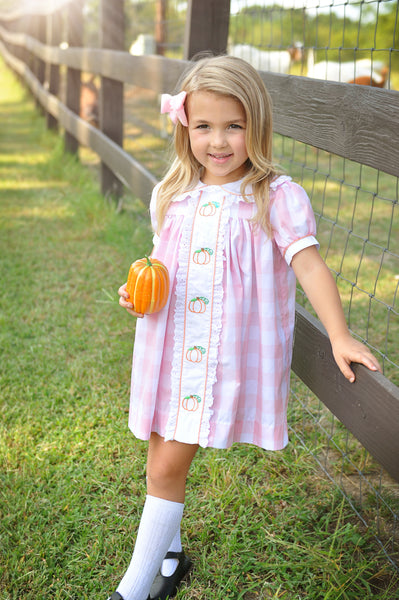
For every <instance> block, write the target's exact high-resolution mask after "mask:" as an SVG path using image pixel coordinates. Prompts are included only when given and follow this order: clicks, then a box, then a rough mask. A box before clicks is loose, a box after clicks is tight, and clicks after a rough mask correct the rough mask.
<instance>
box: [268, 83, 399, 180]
mask: <svg viewBox="0 0 399 600" xmlns="http://www.w3.org/2000/svg"><path fill="white" fill-rule="evenodd" d="M261 75H262V77H263V80H264V82H265V84H266V86H267V88H268V90H269V92H270V94H271V96H272V99H273V106H274V129H275V131H277V132H278V133H281V134H282V135H287V136H289V137H292V138H295V139H296V140H299V141H300V142H304V143H305V144H311V145H312V146H316V147H317V148H321V149H322V150H325V151H327V152H332V153H333V154H338V155H339V156H342V157H344V158H348V159H350V160H353V161H356V162H358V163H361V164H364V165H368V166H370V167H374V168H376V169H381V170H382V171H384V172H386V173H390V174H391V175H398V173H399V144H397V143H395V138H394V132H395V131H399V92H397V91H393V90H385V89H379V88H374V87H370V86H363V85H353V84H349V83H335V82H331V81H319V80H316V79H309V78H307V77H295V76H292V75H280V74H277V73H261Z"/></svg>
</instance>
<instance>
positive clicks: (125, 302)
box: [118, 283, 144, 319]
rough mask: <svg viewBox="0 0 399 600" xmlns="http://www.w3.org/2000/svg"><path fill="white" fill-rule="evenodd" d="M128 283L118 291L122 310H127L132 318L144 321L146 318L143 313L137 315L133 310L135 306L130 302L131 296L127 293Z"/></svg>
mask: <svg viewBox="0 0 399 600" xmlns="http://www.w3.org/2000/svg"><path fill="white" fill-rule="evenodd" d="M126 285H127V284H126V283H124V284H123V285H121V287H120V288H119V290H118V294H119V306H121V307H122V308H126V310H127V312H128V313H129V314H130V315H132V317H138V318H139V319H142V318H143V317H144V315H143V314H142V313H137V312H135V311H134V310H133V304H132V303H131V302H129V294H128V293H127V291H126Z"/></svg>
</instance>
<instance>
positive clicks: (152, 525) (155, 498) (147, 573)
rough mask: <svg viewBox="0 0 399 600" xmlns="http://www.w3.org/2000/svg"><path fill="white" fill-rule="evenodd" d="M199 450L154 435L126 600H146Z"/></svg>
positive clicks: (121, 589) (121, 590)
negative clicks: (192, 463)
mask: <svg viewBox="0 0 399 600" xmlns="http://www.w3.org/2000/svg"><path fill="white" fill-rule="evenodd" d="M197 449H198V446H194V445H191V444H181V443H180V442H175V441H170V442H164V440H163V439H162V438H161V437H160V436H158V435H157V434H155V433H153V434H152V435H151V439H150V443H149V448H148V460H147V492H148V494H147V498H146V502H145V505H144V509H143V514H142V517H141V521H140V526H139V530H138V534H137V539H136V544H135V548H134V552H133V557H132V560H131V562H130V565H129V567H128V569H127V571H126V573H125V575H124V577H123V579H122V581H121V583H120V584H119V586H118V589H117V591H118V592H119V594H120V595H121V596H122V598H123V599H124V600H147V598H148V594H149V591H150V588H151V584H152V582H153V580H154V578H155V575H156V573H157V571H158V569H159V567H160V565H161V563H162V560H163V558H164V556H165V554H166V552H167V550H168V548H169V546H170V544H171V542H172V540H173V539H174V538H175V535H176V533H177V531H178V529H179V527H180V521H181V518H182V514H183V508H184V504H183V502H184V497H185V485H186V479H187V474H188V470H189V468H190V465H191V462H192V460H193V458H194V456H195V453H196V451H197Z"/></svg>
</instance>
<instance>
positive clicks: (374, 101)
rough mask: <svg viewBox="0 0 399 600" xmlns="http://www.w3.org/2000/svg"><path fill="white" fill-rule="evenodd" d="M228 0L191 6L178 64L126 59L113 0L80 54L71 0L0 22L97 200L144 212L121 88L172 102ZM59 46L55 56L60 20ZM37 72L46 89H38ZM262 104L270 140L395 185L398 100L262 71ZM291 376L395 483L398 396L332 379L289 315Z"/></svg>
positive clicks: (304, 318) (302, 319)
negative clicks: (63, 72) (86, 102)
mask: <svg viewBox="0 0 399 600" xmlns="http://www.w3.org/2000/svg"><path fill="white" fill-rule="evenodd" d="M229 11H230V1H229V0H218V1H216V0H191V1H189V2H188V16H187V22H186V36H185V60H173V59H168V58H164V57H161V56H131V55H130V54H128V53H127V52H125V51H124V49H123V47H122V44H123V18H121V17H122V16H123V0H112V1H111V0H102V2H101V30H102V34H101V45H102V48H101V49H92V48H83V47H82V30H81V27H79V25H77V24H79V23H81V22H82V2H81V1H80V0H71V1H70V2H67V3H66V4H65V5H64V6H63V7H62V8H61V9H59V10H58V11H56V12H53V13H48V14H40V15H37V14H36V15H26V14H18V13H14V14H8V15H0V51H1V53H2V55H3V57H4V58H5V60H6V62H7V63H8V64H9V66H10V67H11V68H12V69H13V70H14V71H15V72H16V73H18V75H19V76H20V77H21V78H23V80H24V81H25V82H26V83H27V85H28V86H29V88H30V89H31V91H32V93H33V94H34V95H35V97H36V98H37V101H38V103H39V104H40V105H41V106H42V107H43V109H44V111H45V112H46V114H47V119H48V125H49V127H56V126H58V125H59V126H61V127H62V128H63V129H64V130H65V144H66V148H67V149H68V150H69V151H72V152H74V151H76V149H77V147H78V144H83V145H85V146H89V147H90V148H92V149H93V150H94V151H95V152H96V153H97V154H98V155H99V156H100V158H101V161H102V190H103V192H104V193H115V194H116V195H117V194H118V193H120V186H121V184H124V185H126V186H127V187H128V188H130V189H131V190H132V191H133V192H134V194H135V195H136V196H137V197H140V198H142V199H143V200H144V201H146V202H148V200H149V197H150V192H151V190H152V188H153V186H154V184H155V183H156V179H155V177H154V176H153V175H152V174H151V173H149V172H148V171H147V170H146V169H145V168H144V167H143V166H142V165H141V164H140V163H139V162H138V161H136V160H135V159H134V158H133V157H132V156H130V155H128V154H127V153H125V152H124V151H123V149H122V136H123V100H122V98H123V85H124V84H133V85H138V86H140V87H142V88H147V89H151V90H153V91H155V92H157V93H162V92H169V93H170V92H173V91H174V88H175V86H176V82H177V81H178V79H179V77H180V75H181V74H182V72H183V71H184V69H185V68H186V66H187V60H188V59H190V58H191V57H192V56H193V55H194V54H195V53H197V52H198V51H200V50H211V51H214V52H215V53H220V52H223V51H225V49H226V44H227V33H228V19H229ZM62 21H63V22H64V23H65V22H66V23H67V24H69V26H68V27H67V41H68V45H69V47H68V48H65V49H64V48H60V46H59V43H60V41H61V37H60V32H61V22H62ZM60 67H63V68H66V69H67V77H66V86H67V89H66V96H65V97H66V104H63V103H62V102H61V101H60V100H59V98H58V97H57V96H58V93H59V69H60ZM46 69H47V71H48V86H47V89H46V88H45V87H44V81H45V72H46ZM82 72H88V73H91V74H93V75H96V76H99V77H101V82H102V84H101V99H100V100H101V101H100V107H101V114H100V128H99V129H97V128H95V127H93V126H91V125H90V124H89V123H87V122H86V121H84V120H82V119H80V118H79V117H78V114H79V99H80V78H81V73H82ZM261 76H262V78H263V80H264V81H265V83H266V86H267V88H268V89H269V91H270V93H271V96H272V99H273V101H274V107H275V108H274V123H275V131H276V132H277V133H280V134H282V135H284V136H288V137H291V138H293V139H295V140H299V141H301V142H304V143H306V144H311V145H312V146H315V147H317V148H320V149H322V150H325V151H327V152H332V153H334V154H337V155H339V156H342V157H344V158H347V159H350V160H353V161H356V162H359V163H361V164H364V165H368V166H370V167H373V168H376V169H380V170H381V171H383V172H386V173H389V174H391V175H394V176H398V175H399V144H397V143H395V142H394V141H393V132H394V131H399V93H398V92H396V91H391V90H385V89H378V88H372V87H369V86H353V85H349V84H344V83H333V82H327V81H325V82H324V81H318V80H313V79H308V78H306V77H295V76H290V75H281V74H276V73H269V72H262V73H261ZM292 367H293V370H294V372H295V373H296V374H297V375H298V376H299V377H300V378H301V379H302V380H303V381H304V382H305V384H306V385H307V386H308V387H309V388H310V389H311V390H312V391H313V392H314V393H315V394H316V395H317V396H318V397H319V398H320V399H321V400H322V402H323V403H324V404H326V405H327V406H328V408H329V409H330V410H331V412H332V413H333V414H334V415H336V416H337V417H338V418H339V419H340V420H341V421H342V422H343V423H344V425H345V426H346V427H347V428H348V429H349V430H350V431H351V432H352V433H353V434H354V436H355V437H356V438H357V439H358V440H359V441H360V442H361V443H362V444H363V445H364V447H365V448H366V449H367V450H368V451H369V452H370V454H371V455H372V456H374V458H375V459H376V460H377V461H378V462H379V463H380V464H381V465H382V466H383V467H384V468H385V469H386V471H387V472H388V473H389V474H390V475H391V476H392V477H393V478H394V479H395V480H396V481H399V460H398V457H399V388H398V387H396V386H394V385H393V384H392V383H391V382H390V381H389V380H387V379H386V378H385V377H384V376H383V375H381V374H379V373H372V372H370V371H368V370H367V369H366V368H365V367H363V366H361V365H355V370H356V373H357V380H356V383H355V384H349V383H348V382H347V381H346V380H345V379H344V377H343V376H342V375H341V374H340V372H339V370H338V369H337V367H336V365H335V362H334V359H333V357H332V353H331V346H330V343H329V340H328V338H327V336H326V333H325V331H324V330H323V328H322V326H321V325H320V323H319V322H318V321H317V320H316V319H314V318H313V317H312V316H311V315H310V314H309V313H308V312H307V311H305V310H304V309H303V308H302V307H300V306H297V317H296V333H295V346H294V357H293V365H292Z"/></svg>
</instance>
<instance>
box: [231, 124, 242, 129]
mask: <svg viewBox="0 0 399 600" xmlns="http://www.w3.org/2000/svg"><path fill="white" fill-rule="evenodd" d="M229 127H230V129H242V127H241V125H238V123H231V125H229Z"/></svg>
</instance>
